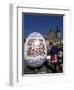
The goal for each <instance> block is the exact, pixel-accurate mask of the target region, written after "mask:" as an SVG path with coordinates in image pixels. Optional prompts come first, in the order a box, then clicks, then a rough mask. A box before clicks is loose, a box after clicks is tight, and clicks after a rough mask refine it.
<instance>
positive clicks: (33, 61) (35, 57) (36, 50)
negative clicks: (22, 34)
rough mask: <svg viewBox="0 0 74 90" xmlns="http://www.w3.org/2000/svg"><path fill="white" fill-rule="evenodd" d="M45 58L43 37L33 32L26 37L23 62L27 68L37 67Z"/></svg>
mask: <svg viewBox="0 0 74 90" xmlns="http://www.w3.org/2000/svg"><path fill="white" fill-rule="evenodd" d="M46 57H47V50H46V43H45V39H44V37H43V36H42V35H41V34H40V33H38V32H33V33H31V34H29V35H28V37H27V38H26V41H25V43H24V60H25V62H26V64H27V65H28V66H31V67H39V66H41V65H42V64H43V63H44V61H45V60H46Z"/></svg>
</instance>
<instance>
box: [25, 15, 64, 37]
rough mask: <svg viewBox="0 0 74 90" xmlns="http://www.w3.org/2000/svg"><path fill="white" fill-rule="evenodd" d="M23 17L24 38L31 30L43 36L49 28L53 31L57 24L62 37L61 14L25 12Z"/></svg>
mask: <svg viewBox="0 0 74 90" xmlns="http://www.w3.org/2000/svg"><path fill="white" fill-rule="evenodd" d="M23 19H24V20H23V21H24V37H25V38H26V37H27V36H28V35H29V34H30V33H32V32H39V33H41V34H42V35H43V36H44V35H45V33H47V32H49V31H50V30H52V31H55V29H56V27H57V25H58V29H59V30H60V32H61V38H63V16H59V15H54V16H53V15H32V14H27V15H24V17H23ZM51 28H52V29H51Z"/></svg>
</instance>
